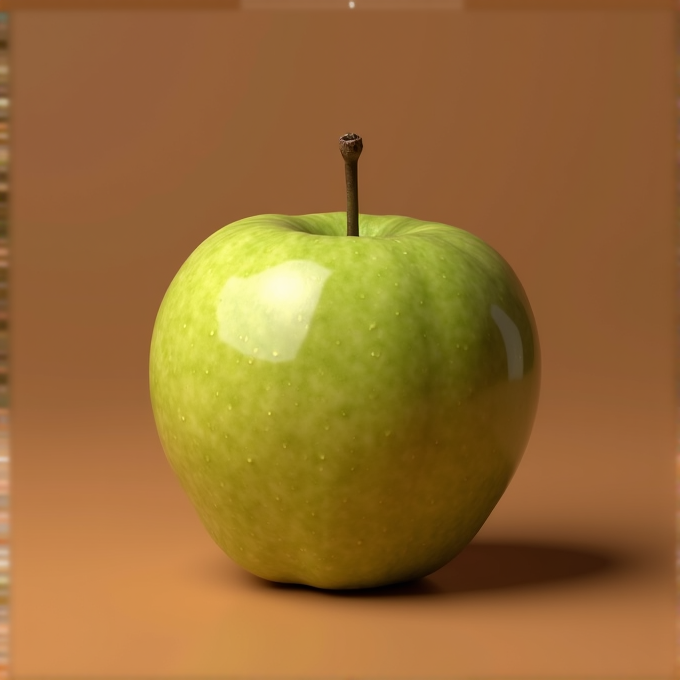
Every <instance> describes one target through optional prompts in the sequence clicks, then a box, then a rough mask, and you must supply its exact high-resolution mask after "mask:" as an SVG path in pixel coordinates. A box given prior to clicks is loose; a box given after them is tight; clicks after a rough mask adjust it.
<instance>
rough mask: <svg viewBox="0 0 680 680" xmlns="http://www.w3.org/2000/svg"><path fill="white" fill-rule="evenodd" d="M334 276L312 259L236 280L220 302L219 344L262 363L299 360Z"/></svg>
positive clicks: (218, 315) (224, 291)
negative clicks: (317, 309)
mask: <svg viewBox="0 0 680 680" xmlns="http://www.w3.org/2000/svg"><path fill="white" fill-rule="evenodd" d="M331 273H332V272H331V270H330V269H327V268H326V267H322V266H321V265H319V264H316V262H311V261H310V260H290V261H288V262H284V263H283V264H279V265H276V266H275V267H271V268H270V269H265V270H264V271H263V272H260V273H259V274H254V275H253V276H248V277H245V278H242V277H239V276H233V277H232V278H230V279H228V280H227V282H226V283H225V284H224V286H223V287H222V291H221V293H220V298H219V301H218V303H217V328H218V335H219V337H220V339H221V340H222V341H223V342H225V343H226V344H228V345H230V346H231V347H233V348H234V349H236V350H238V351H239V352H242V353H243V354H245V355H246V356H248V357H254V358H256V359H261V360H263V361H271V362H279V361H291V360H292V359H295V357H296V356H297V353H298V351H299V350H300V347H301V346H302V343H303V342H304V339H305V337H306V336H307V332H308V331H309V326H310V324H311V322H312V318H313V316H314V312H315V310H316V306H317V304H318V303H319V298H320V297H321V291H322V290H323V287H324V285H325V283H326V279H328V277H329V276H330V275H331ZM239 300H250V301H251V304H250V305H249V306H248V307H245V306H243V304H240V303H239Z"/></svg>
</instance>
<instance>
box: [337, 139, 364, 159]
mask: <svg viewBox="0 0 680 680" xmlns="http://www.w3.org/2000/svg"><path fill="white" fill-rule="evenodd" d="M363 148H364V143H363V142H362V141H361V137H359V135H355V134H354V133H353V132H348V133H347V134H346V135H343V136H342V137H340V153H341V154H342V157H343V158H344V159H345V163H356V162H357V161H358V160H359V156H361V151H362V149H363Z"/></svg>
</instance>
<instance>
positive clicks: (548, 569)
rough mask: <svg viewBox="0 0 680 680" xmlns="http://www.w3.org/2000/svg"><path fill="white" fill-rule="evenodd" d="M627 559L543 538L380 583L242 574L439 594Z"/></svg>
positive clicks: (485, 546) (554, 576) (581, 575)
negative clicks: (391, 582) (409, 577)
mask: <svg viewBox="0 0 680 680" xmlns="http://www.w3.org/2000/svg"><path fill="white" fill-rule="evenodd" d="M632 566H633V565H632V562H631V560H630V559H626V558H623V557H621V556H616V555H614V554H611V553H607V552H606V551H604V550H603V551H595V550H592V549H584V548H578V547H570V546H559V545H547V544H544V543H501V542H498V543H495V542H484V541H479V542H473V543H471V544H470V545H468V546H467V547H466V548H465V549H464V550H463V551H462V552H461V553H460V554H459V555H458V556H457V557H455V558H454V559H453V560H451V562H449V563H448V564H446V565H445V566H443V567H442V568H441V569H439V570H437V571H436V572H434V573H433V574H430V575H429V576H427V577H425V578H421V579H417V580H415V581H409V582H406V583H400V584H396V585H391V586H382V587H379V588H364V589H356V590H322V589H318V588H313V587H310V586H304V585H295V584H289V583H273V582H270V581H266V580H264V579H261V578H258V577H256V576H252V575H251V574H247V577H248V578H249V580H251V581H254V583H252V585H254V586H255V587H256V588H263V589H271V590H286V591H289V590H301V591H312V592H316V593H320V594H323V595H327V596H331V597H349V598H376V597H377V598H380V597H409V596H411V597H413V596H420V597H424V596H442V595H457V594H464V593H471V592H476V591H489V590H500V589H518V588H528V587H534V586H539V585H545V584H552V583H556V582H570V581H575V580H580V579H588V578H593V577H602V576H607V575H610V574H613V573H619V572H621V571H624V570H628V569H630V568H631V567H632Z"/></svg>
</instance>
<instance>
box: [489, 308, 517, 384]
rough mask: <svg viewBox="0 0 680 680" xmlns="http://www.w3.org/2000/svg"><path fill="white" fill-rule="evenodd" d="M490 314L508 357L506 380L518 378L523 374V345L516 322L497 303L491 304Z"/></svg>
mask: <svg viewBox="0 0 680 680" xmlns="http://www.w3.org/2000/svg"><path fill="white" fill-rule="evenodd" d="M491 316H492V317H493V320H494V321H495V322H496V325H497V326H498V329H499V330H500V332H501V335H502V336H503V342H504V343H505V353H506V355H507V357H508V380H519V379H520V378H521V377H522V376H523V375H524V347H523V345H522V336H521V335H520V332H519V328H517V324H515V322H514V321H513V320H512V319H511V318H510V317H509V316H508V315H507V314H506V313H505V312H504V311H503V310H502V309H501V308H500V307H498V306H497V305H491Z"/></svg>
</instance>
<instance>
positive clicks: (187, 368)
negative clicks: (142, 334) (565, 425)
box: [150, 212, 540, 589]
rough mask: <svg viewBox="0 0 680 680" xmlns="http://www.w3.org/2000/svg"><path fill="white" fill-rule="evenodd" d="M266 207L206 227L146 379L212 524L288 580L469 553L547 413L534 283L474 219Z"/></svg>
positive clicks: (236, 556)
mask: <svg viewBox="0 0 680 680" xmlns="http://www.w3.org/2000/svg"><path fill="white" fill-rule="evenodd" d="M345 225H346V222H345V213H341V212H339V213H325V214H317V215H301V216H285V215H258V216H255V217H250V218H247V219H243V220H240V221H238V222H235V223H233V224H231V225H228V226H226V227H224V228H222V229H221V230H219V231H218V232H216V233H214V234H213V235H212V236H210V237H209V238H208V239H206V240H205V241H204V242H203V243H202V244H201V245H200V246H199V247H198V248H197V249H196V250H195V251H194V252H193V254H192V255H191V256H190V257H189V258H188V259H187V261H186V262H185V263H184V264H183V266H182V267H181V269H180V270H179V272H178V273H177V275H176V277H175V278H174V280H173V281H172V283H171V285H170V287H169V289H168V291H167V293H166V295H165V297H164V299H163V301H162V304H161V306H160V310H159V312H158V316H157V319H156V323H155V326H154V330H153V336H152V340H151V351H150V395H151V402H152V407H153V412H154V417H155V420H156V424H157V428H158V433H159V436H160V439H161V442H162V445H163V448H164V450H165V453H166V456H167V458H168V461H169V463H170V465H171V467H172V469H173V470H174V472H175V473H176V475H177V477H178V478H179V481H180V483H181V485H182V487H183V488H184V490H185V491H186V493H187V494H188V496H189V498H190V500H191V501H192V503H193V505H194V506H195V508H196V510H197V512H198V515H199V517H200V519H201V521H202V522H203V524H204V526H205V527H206V529H207V531H208V533H209V534H210V536H211V537H212V538H213V539H214V541H215V542H216V543H217V545H218V546H220V548H222V550H224V552H225V553H226V554H227V555H229V556H230V557H231V558H232V559H233V560H234V561H235V562H237V563H238V564H240V565H241V566H242V567H244V568H245V569H247V570H249V571H250V572H252V573H253V574H256V575H257V576H260V577H262V578H264V579H268V580H271V581H277V582H288V583H299V584H307V585H310V586H315V587H318V588H333V589H339V588H366V587H373V586H383V585H388V584H394V583H398V582H403V581H408V580H412V579H416V578H419V577H422V576H426V575H427V574H430V573H432V572H433V571H435V570H437V569H438V568H440V567H441V566H443V565H444V564H446V563H447V562H448V561H450V560H451V559H452V558H453V557H455V555H456V554H458V553H459V552H460V551H461V550H462V549H463V548H464V547H465V546H466V545H467V544H468V543H469V542H470V540H471V539H472V538H473V537H474V536H475V534H476V533H477V532H478V531H479V529H480V528H481V526H482V525H483V523H484V522H485V520H486V519H487V517H488V516H489V514H490V513H491V511H492V510H493V508H494V506H495V505H496V503H497V502H498V500H499V499H500V497H501V495H502V494H503V492H504V490H505V488H506V487H507V485H508V483H509V481H510V479H511V477H512V475H513V474H514V471H515V469H516V467H517V465H518V463H519V461H520V459H521V457H522V454H523V451H524V449H525V446H526V443H527V441H528V438H529V435H530V431H531V427H532V424H533V420H534V416H535V412H536V407H537V402H538V392H539V383H540V358H539V345H538V338H537V334H536V327H535V323H534V319H533V315H532V312H531V309H530V306H529V303H528V300H527V297H526V295H525V293H524V291H523V289H522V286H521V284H520V282H519V280H518V279H517V277H516V276H515V274H514V273H513V271H512V270H511V268H510V266H509V265H508V264H507V263H506V262H505V261H504V260H503V259H502V257H501V256H500V255H499V254H498V253H497V252H496V251H495V250H493V249H492V248H491V247H490V246H488V245H487V244H485V243H484V242H483V241H482V240H480V239H479V238H477V237H475V236H473V235H472V234H470V233H468V232H466V231H463V230H461V229H457V228H454V227H450V226H447V225H444V224H438V223H431V222H423V221H420V220H416V219H412V218H406V217H398V216H373V215H361V216H360V228H361V236H360V237H358V238H357V237H348V236H346V235H345Z"/></svg>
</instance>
